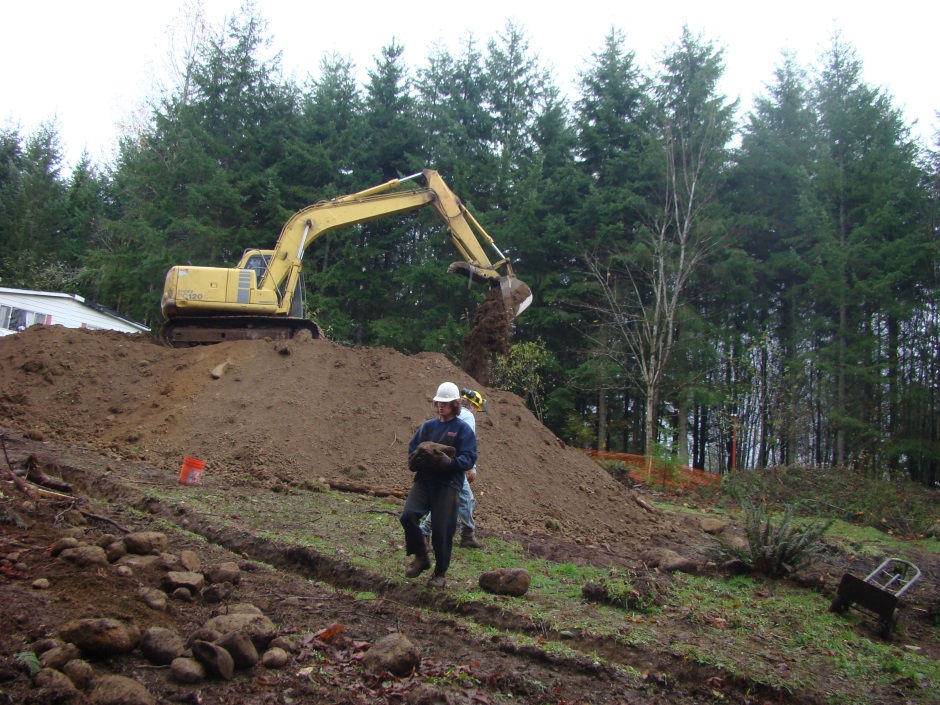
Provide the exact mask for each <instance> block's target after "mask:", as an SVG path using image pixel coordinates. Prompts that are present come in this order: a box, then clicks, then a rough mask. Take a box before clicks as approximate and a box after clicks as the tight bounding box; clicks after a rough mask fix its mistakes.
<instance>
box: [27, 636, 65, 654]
mask: <svg viewBox="0 0 940 705" xmlns="http://www.w3.org/2000/svg"><path fill="white" fill-rule="evenodd" d="M59 646H65V642H64V641H62V640H61V639H56V638H49V639H39V640H38V641H37V642H35V643H34V644H33V645H32V646H31V647H30V651H32V652H33V653H34V654H36V655H37V656H39V655H40V654H44V653H46V652H47V651H49V650H50V649H55V648H57V647H59Z"/></svg>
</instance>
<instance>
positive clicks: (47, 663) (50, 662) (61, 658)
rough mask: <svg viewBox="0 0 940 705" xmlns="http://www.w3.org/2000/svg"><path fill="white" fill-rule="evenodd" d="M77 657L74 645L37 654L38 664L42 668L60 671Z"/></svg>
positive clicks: (77, 652) (76, 648) (66, 645)
mask: <svg viewBox="0 0 940 705" xmlns="http://www.w3.org/2000/svg"><path fill="white" fill-rule="evenodd" d="M78 657H79V651H78V647H77V646H75V644H63V645H62V646H57V647H55V648H53V649H49V650H48V651H44V652H43V653H41V654H39V664H40V665H41V666H42V667H43V668H54V669H55V670H57V671H61V670H62V667H63V666H64V665H65V664H67V663H68V662H69V661H71V660H72V659H73V658H78Z"/></svg>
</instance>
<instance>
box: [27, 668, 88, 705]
mask: <svg viewBox="0 0 940 705" xmlns="http://www.w3.org/2000/svg"><path fill="white" fill-rule="evenodd" d="M33 685H35V686H36V687H37V688H39V690H38V691H34V692H31V693H30V694H29V697H28V699H27V700H26V702H27V703H29V704H30V705H32V704H33V703H35V705H46V703H67V702H70V701H71V700H73V699H74V698H75V697H76V696H77V695H78V690H77V689H76V688H75V684H74V683H72V681H70V680H69V677H68V676H67V675H65V674H64V673H62V672H61V671H57V670H55V669H52V668H43V669H42V670H40V671H39V672H38V673H37V674H36V675H35V676H34V677H33Z"/></svg>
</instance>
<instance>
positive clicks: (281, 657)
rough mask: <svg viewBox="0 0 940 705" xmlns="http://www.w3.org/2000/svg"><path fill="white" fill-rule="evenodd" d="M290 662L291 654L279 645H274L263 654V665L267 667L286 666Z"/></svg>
mask: <svg viewBox="0 0 940 705" xmlns="http://www.w3.org/2000/svg"><path fill="white" fill-rule="evenodd" d="M272 643H273V642H272ZM288 662H290V654H288V653H287V651H285V650H284V649H282V648H280V647H279V646H272V647H271V648H270V649H268V650H267V651H265V652H264V654H263V655H262V656H261V665H262V666H264V667H265V668H271V669H278V668H284V666H286V665H287V664H288Z"/></svg>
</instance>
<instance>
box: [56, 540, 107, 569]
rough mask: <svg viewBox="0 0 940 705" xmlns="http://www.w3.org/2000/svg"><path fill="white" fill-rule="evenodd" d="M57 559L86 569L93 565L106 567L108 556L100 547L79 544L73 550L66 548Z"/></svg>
mask: <svg viewBox="0 0 940 705" xmlns="http://www.w3.org/2000/svg"><path fill="white" fill-rule="evenodd" d="M59 558H64V559H65V560H67V561H70V562H72V563H74V564H75V565H77V566H78V567H79V568H87V567H88V566H95V565H108V555H107V554H106V553H105V552H104V549H103V548H101V546H89V545H88V544H85V543H81V544H79V545H78V546H76V547H75V548H67V549H65V550H64V551H62V553H60V554H59Z"/></svg>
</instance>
